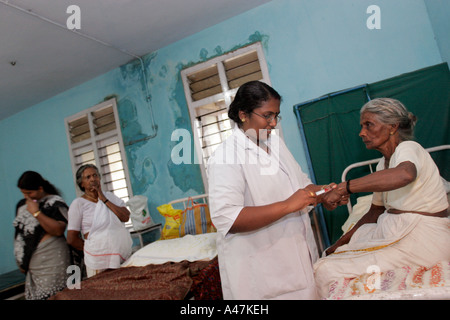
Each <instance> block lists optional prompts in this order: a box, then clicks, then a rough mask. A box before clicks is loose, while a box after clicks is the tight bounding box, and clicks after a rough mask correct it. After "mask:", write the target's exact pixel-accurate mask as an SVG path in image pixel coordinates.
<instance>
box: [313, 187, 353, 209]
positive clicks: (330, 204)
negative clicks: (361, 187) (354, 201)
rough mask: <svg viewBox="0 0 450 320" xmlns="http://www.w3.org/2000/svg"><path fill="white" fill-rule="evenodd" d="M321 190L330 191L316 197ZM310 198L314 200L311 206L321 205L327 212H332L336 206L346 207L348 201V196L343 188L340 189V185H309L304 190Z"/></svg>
mask: <svg viewBox="0 0 450 320" xmlns="http://www.w3.org/2000/svg"><path fill="white" fill-rule="evenodd" d="M322 189H325V190H327V189H331V191H327V192H325V193H323V194H321V195H316V193H317V192H319V191H320V190H322ZM305 190H306V191H307V192H308V194H309V196H310V198H312V199H314V203H312V205H314V206H315V205H317V204H318V203H322V204H323V206H324V207H325V208H326V209H327V210H334V209H336V208H337V207H338V206H342V205H346V204H347V203H348V201H349V196H350V195H349V194H348V193H347V192H346V191H345V187H344V188H342V186H341V184H339V185H338V184H336V183H330V184H329V185H324V186H320V185H314V184H311V185H309V186H307V187H306V188H305Z"/></svg>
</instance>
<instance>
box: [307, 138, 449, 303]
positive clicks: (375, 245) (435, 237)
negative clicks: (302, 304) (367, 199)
mask: <svg viewBox="0 0 450 320" xmlns="http://www.w3.org/2000/svg"><path fill="white" fill-rule="evenodd" d="M405 161H410V162H412V163H414V165H415V166H416V169H417V178H416V179H415V181H414V182H412V183H410V184H408V185H407V186H405V187H402V188H399V189H397V190H393V191H389V192H383V193H374V195H373V200H372V203H373V204H375V205H378V206H384V207H385V208H386V211H387V210H388V209H397V210H401V211H403V212H411V213H401V214H391V213H387V212H385V213H383V214H382V215H380V217H379V218H378V221H377V223H369V224H365V225H362V226H361V227H360V228H359V229H358V230H357V231H356V232H355V233H354V234H353V236H352V238H351V240H350V241H349V243H348V244H346V245H343V246H341V247H339V248H337V250H336V251H335V253H334V254H331V255H329V256H327V257H325V258H322V259H320V260H319V261H318V262H317V263H316V264H315V265H314V270H315V280H316V284H317V287H318V291H319V294H320V296H321V297H326V296H327V294H328V288H329V285H330V284H331V283H333V282H334V281H336V280H338V279H340V278H344V277H346V278H354V277H357V276H359V275H361V274H364V273H367V272H369V270H373V269H374V268H376V269H377V270H380V271H381V272H383V271H387V270H392V269H394V268H398V267H402V266H406V265H420V266H425V267H431V266H432V265H433V264H435V263H437V262H439V261H448V260H450V245H449V244H450V223H449V221H450V220H449V219H448V217H444V218H440V217H433V216H426V215H422V214H419V213H417V212H422V213H435V212H440V211H443V210H446V209H447V208H448V200H447V196H446V193H445V187H444V185H443V182H442V179H441V178H440V175H439V171H438V169H437V167H436V165H435V163H434V161H433V160H432V158H431V157H430V155H429V154H428V152H427V151H426V150H424V149H423V148H422V147H421V146H420V145H419V144H418V143H416V142H413V141H405V142H402V143H400V144H399V145H398V146H397V148H396V150H395V152H394V154H393V155H392V157H391V159H390V162H389V167H390V168H393V167H396V166H397V165H398V164H400V163H402V162H405ZM383 169H384V158H382V159H381V160H380V162H379V164H378V166H377V171H379V170H383ZM369 273H370V272H369Z"/></svg>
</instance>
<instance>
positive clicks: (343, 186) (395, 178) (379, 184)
mask: <svg viewBox="0 0 450 320" xmlns="http://www.w3.org/2000/svg"><path fill="white" fill-rule="evenodd" d="M416 177H417V169H416V166H415V165H414V164H413V163H412V162H410V161H405V162H402V163H400V164H399V165H398V166H396V167H395V168H391V169H385V170H381V171H377V172H374V173H372V174H369V175H367V176H364V177H361V178H358V179H353V180H351V181H350V183H349V190H350V191H351V192H352V193H356V192H384V191H391V190H395V189H398V188H401V187H404V186H406V185H408V184H410V183H411V182H413V181H414V180H415V179H416ZM334 191H337V192H338V193H339V194H341V195H343V196H344V195H348V192H347V182H345V181H344V182H341V183H339V184H338V187H337V188H336V189H335V190H334Z"/></svg>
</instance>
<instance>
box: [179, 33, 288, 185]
mask: <svg viewBox="0 0 450 320" xmlns="http://www.w3.org/2000/svg"><path fill="white" fill-rule="evenodd" d="M250 51H256V52H257V55H258V60H259V64H260V68H261V73H262V76H263V78H262V79H261V80H260V81H262V82H265V83H267V84H268V85H270V86H271V82H270V77H269V69H268V67H267V62H266V58H265V56H264V52H263V49H262V45H261V43H260V42H256V43H253V44H251V45H248V46H246V47H242V48H240V49H237V50H235V51H232V52H229V53H226V54H224V55H221V56H219V57H215V58H212V59H210V60H208V61H205V62H202V63H199V64H197V65H195V66H192V67H189V68H186V69H184V70H182V71H181V78H182V81H183V86H184V93H185V96H186V101H187V104H188V109H189V115H190V118H191V128H192V132H193V135H194V145H195V154H196V156H197V162H200V163H199V165H200V169H201V174H202V179H203V185H204V187H205V190H208V178H207V173H206V165H205V163H203V154H202V146H201V145H200V138H199V135H198V132H197V127H196V123H195V122H196V118H197V115H196V112H195V110H196V108H198V107H201V106H204V105H206V104H210V103H215V102H217V101H220V100H224V101H225V105H226V106H227V108H229V106H230V104H231V102H232V97H233V96H235V95H236V92H237V90H238V89H239V88H234V89H230V88H229V87H228V81H227V78H226V73H225V68H224V65H223V62H224V61H225V60H228V59H231V58H233V57H236V56H239V55H242V54H245V53H248V52H250ZM213 65H217V68H218V72H219V78H220V83H221V87H222V92H221V93H218V94H215V95H213V96H210V97H207V98H204V99H201V100H197V101H194V100H193V99H192V97H191V94H190V89H189V80H188V76H189V75H190V74H193V73H195V72H198V71H200V70H203V69H206V68H207V67H210V66H213ZM278 127H279V128H281V127H280V126H278ZM280 132H281V130H280Z"/></svg>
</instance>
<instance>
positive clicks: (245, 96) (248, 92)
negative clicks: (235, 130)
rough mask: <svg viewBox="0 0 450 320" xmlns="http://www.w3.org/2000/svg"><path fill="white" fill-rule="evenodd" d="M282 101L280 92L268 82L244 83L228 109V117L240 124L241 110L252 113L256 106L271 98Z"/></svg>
mask: <svg viewBox="0 0 450 320" xmlns="http://www.w3.org/2000/svg"><path fill="white" fill-rule="evenodd" d="M272 98H274V99H276V100H279V101H281V96H280V94H279V93H278V92H277V91H276V90H275V89H273V88H272V87H271V86H269V85H268V84H266V83H264V82H261V81H250V82H247V83H244V84H243V85H242V86H240V88H239V89H238V91H237V92H236V96H235V97H234V100H233V102H232V103H231V104H230V108H229V109H228V118H230V119H231V120H233V121H234V122H236V123H237V124H240V123H241V121H240V119H239V111H244V112H245V113H251V112H252V111H253V110H255V109H256V108H259V107H261V105H262V103H263V102H267V101H269V100H270V99H272Z"/></svg>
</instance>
